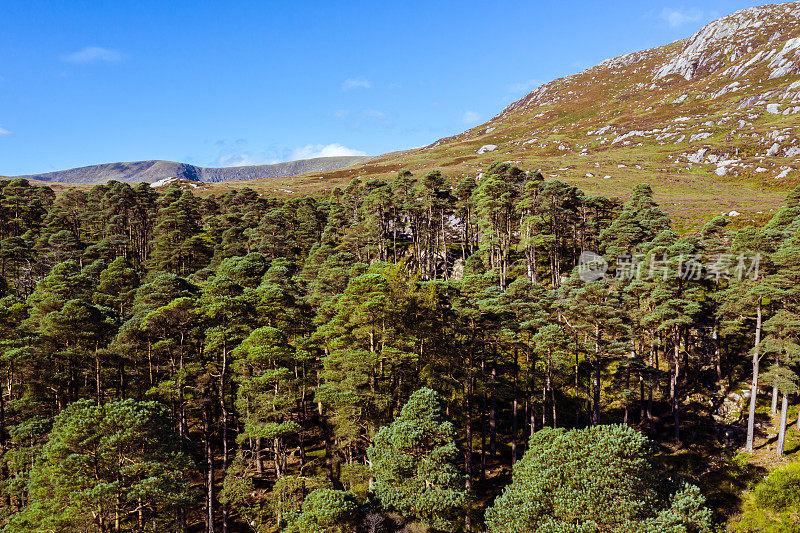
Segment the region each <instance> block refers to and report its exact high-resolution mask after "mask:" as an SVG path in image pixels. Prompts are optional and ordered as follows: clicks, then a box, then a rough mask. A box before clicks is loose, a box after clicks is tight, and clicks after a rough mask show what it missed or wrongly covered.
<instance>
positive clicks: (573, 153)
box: [329, 2, 800, 220]
mask: <svg viewBox="0 0 800 533" xmlns="http://www.w3.org/2000/svg"><path fill="white" fill-rule="evenodd" d="M798 126H800V2H793V3H787V4H774V5H767V6H762V7H756V8H751V9H747V10H744V11H739V12H737V13H734V14H732V15H729V16H726V17H724V18H722V19H719V20H717V21H715V22H712V23H711V24H709V25H707V26H706V27H704V28H703V29H702V30H700V31H699V32H698V33H696V34H695V35H693V36H691V37H689V38H688V39H684V40H682V41H678V42H675V43H672V44H669V45H666V46H662V47H659V48H654V49H651V50H645V51H642V52H635V53H631V54H627V55H624V56H621V57H617V58H614V59H610V60H607V61H604V62H602V63H600V64H599V65H597V66H595V67H593V68H590V69H588V70H585V71H583V72H580V73H578V74H575V75H572V76H568V77H565V78H561V79H558V80H555V81H552V82H550V83H547V84H546V85H543V86H541V87H539V88H538V89H536V90H535V91H533V92H531V93H530V94H528V95H527V96H525V97H524V98H522V99H521V100H519V101H517V102H515V103H513V104H511V105H510V106H508V107H507V108H506V109H504V110H503V111H502V112H501V113H500V114H499V115H497V116H496V117H494V118H493V119H492V120H490V121H489V122H487V123H486V124H483V125H481V126H478V127H476V128H473V129H470V130H468V131H466V132H464V133H462V134H460V135H456V136H454V137H449V138H445V139H441V140H439V141H437V142H436V143H434V144H432V145H430V146H427V147H425V148H421V149H417V150H411V151H406V152H399V153H394V154H387V155H386V156H382V157H379V158H374V159H372V160H370V161H369V162H368V163H366V164H364V165H362V166H361V167H360V168H356V169H351V170H347V171H339V172H334V173H332V174H329V175H330V176H331V177H339V178H340V179H342V180H345V179H347V178H348V177H350V176H355V175H362V174H373V175H374V174H385V175H389V174H390V173H393V172H394V171H395V170H396V169H398V168H404V167H409V168H411V169H412V170H417V171H424V170H426V169H428V168H433V167H438V168H442V169H444V170H449V171H451V172H452V173H453V174H456V173H474V174H475V175H480V172H481V171H482V169H484V168H486V165H487V164H488V163H489V162H490V161H492V160H498V159H499V160H505V161H507V160H511V161H517V162H519V163H520V164H521V166H523V168H527V169H541V170H542V171H543V173H544V174H545V175H546V176H547V177H550V178H559V179H562V180H565V181H569V182H573V183H576V184H578V185H580V186H581V187H583V188H584V189H585V190H586V191H587V192H596V193H603V194H625V193H626V192H627V191H628V190H629V189H630V188H631V187H632V186H633V184H635V183H638V182H642V181H648V182H650V183H651V184H652V185H653V186H654V188H655V190H656V193H657V194H658V196H659V199H660V200H661V201H662V203H664V204H665V205H666V206H667V208H668V209H670V211H671V212H672V214H673V216H674V217H675V218H677V219H678V220H681V219H696V218H697V217H703V216H711V215H712V214H715V213H731V212H732V213H733V216H738V215H739V214H742V215H745V216H746V217H750V218H758V217H759V216H761V215H763V216H766V215H767V214H768V211H769V210H771V209H775V208H776V207H777V205H779V202H780V199H781V198H782V197H783V196H785V192H786V191H787V190H789V189H791V188H793V187H794V186H796V185H797V184H798V183H800V177H799V176H800V171H799V170H798V169H800V159H799V158H798V156H800V141H798V137H800V131H798Z"/></svg>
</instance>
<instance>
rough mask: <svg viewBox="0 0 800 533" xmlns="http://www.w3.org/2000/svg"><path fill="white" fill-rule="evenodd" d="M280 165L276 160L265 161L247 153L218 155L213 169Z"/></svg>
mask: <svg viewBox="0 0 800 533" xmlns="http://www.w3.org/2000/svg"><path fill="white" fill-rule="evenodd" d="M275 163H280V160H278V159H267V158H263V157H259V156H256V155H253V154H251V153H249V152H236V153H227V154H222V155H220V156H219V157H218V158H217V159H215V160H214V162H213V163H212V166H215V167H249V166H252V165H272V164H275Z"/></svg>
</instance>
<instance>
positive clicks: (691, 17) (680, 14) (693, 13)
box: [659, 7, 704, 28]
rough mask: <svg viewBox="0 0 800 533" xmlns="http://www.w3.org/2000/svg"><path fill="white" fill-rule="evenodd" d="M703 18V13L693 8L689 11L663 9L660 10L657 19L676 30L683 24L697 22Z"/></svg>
mask: <svg viewBox="0 0 800 533" xmlns="http://www.w3.org/2000/svg"><path fill="white" fill-rule="evenodd" d="M703 17H704V14H703V11H701V10H700V9H697V8H695V7H693V8H689V9H672V8H669V7H665V8H664V9H662V10H661V14H660V15H659V18H660V19H661V20H663V21H664V22H666V23H667V24H669V27H670V28H677V27H680V26H683V25H685V24H691V23H693V22H699V21H700V20H701V19H702V18H703Z"/></svg>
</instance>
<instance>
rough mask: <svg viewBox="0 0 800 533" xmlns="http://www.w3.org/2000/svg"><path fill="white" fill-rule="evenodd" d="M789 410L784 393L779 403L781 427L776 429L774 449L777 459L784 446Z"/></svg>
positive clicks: (787, 396) (787, 399) (781, 453)
mask: <svg viewBox="0 0 800 533" xmlns="http://www.w3.org/2000/svg"><path fill="white" fill-rule="evenodd" d="M788 410H789V395H788V394H787V393H786V392H784V393H783V400H782V401H781V425H780V427H779V429H778V444H777V447H776V448H775V453H776V454H777V455H778V457H780V456H782V455H783V448H784V445H785V444H786V416H787V411H788Z"/></svg>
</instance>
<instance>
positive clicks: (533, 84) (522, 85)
mask: <svg viewBox="0 0 800 533" xmlns="http://www.w3.org/2000/svg"><path fill="white" fill-rule="evenodd" d="M543 83H544V82H543V81H542V80H536V79H531V80H527V81H523V82H519V83H512V84H511V85H508V86H506V90H507V91H508V92H509V93H511V94H513V95H523V94H528V93H529V92H531V91H532V90H534V89H535V88H537V87H538V86H540V85H541V84H543Z"/></svg>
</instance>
